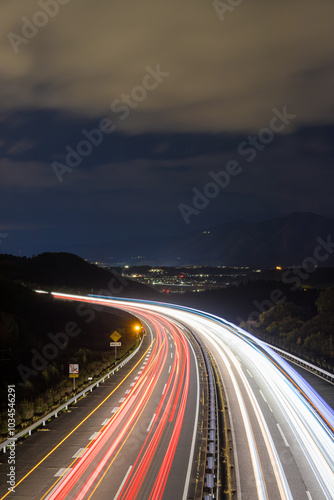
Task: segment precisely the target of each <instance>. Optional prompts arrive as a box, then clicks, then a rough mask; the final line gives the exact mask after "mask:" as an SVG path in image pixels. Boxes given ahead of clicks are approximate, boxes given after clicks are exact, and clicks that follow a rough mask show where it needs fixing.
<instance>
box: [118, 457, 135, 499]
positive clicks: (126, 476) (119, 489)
mask: <svg viewBox="0 0 334 500" xmlns="http://www.w3.org/2000/svg"><path fill="white" fill-rule="evenodd" d="M131 469H132V465H130V467H129V468H128V472H127V473H126V474H125V476H124V479H123V481H122V483H121V486H120V487H119V488H118V490H117V493H116V495H115V496H114V500H117V498H118V496H119V494H120V492H121V491H122V488H123V486H124V484H125V481H126V480H127V478H128V475H129V474H130V471H131Z"/></svg>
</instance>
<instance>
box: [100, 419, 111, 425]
mask: <svg viewBox="0 0 334 500" xmlns="http://www.w3.org/2000/svg"><path fill="white" fill-rule="evenodd" d="M109 420H110V418H106V419H104V420H103V422H102V424H101V425H107V423H108V422H109Z"/></svg>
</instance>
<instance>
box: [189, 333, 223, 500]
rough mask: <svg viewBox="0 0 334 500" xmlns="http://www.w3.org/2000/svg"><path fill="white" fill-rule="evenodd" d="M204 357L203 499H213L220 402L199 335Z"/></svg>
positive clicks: (216, 485)
mask: <svg viewBox="0 0 334 500" xmlns="http://www.w3.org/2000/svg"><path fill="white" fill-rule="evenodd" d="M195 338H196V340H197V342H198V344H199V346H200V348H201V350H202V354H203V357H204V362H205V365H206V372H207V376H208V422H207V424H208V425H207V449H206V463H205V477H204V484H203V497H202V498H203V499H204V500H211V499H214V498H218V496H219V493H218V489H219V482H220V464H219V454H220V451H219V450H220V442H219V424H218V404H217V393H216V381H215V377H214V374H213V370H212V365H211V361H210V358H209V356H208V353H207V350H206V348H205V346H204V344H203V342H202V341H201V339H199V338H198V336H197V335H196V336H195Z"/></svg>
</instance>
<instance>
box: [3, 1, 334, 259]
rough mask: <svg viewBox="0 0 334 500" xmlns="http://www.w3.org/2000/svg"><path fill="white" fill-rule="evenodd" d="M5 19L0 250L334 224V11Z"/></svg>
mask: <svg viewBox="0 0 334 500" xmlns="http://www.w3.org/2000/svg"><path fill="white" fill-rule="evenodd" d="M237 4H238V5H237ZM0 19H1V23H2V35H3V36H2V38H1V41H0V56H1V67H0V78H1V101H0V180H1V197H0V208H1V219H0V252H4V251H11V252H13V253H16V254H17V253H18V252H19V250H21V252H22V254H24V253H27V254H29V252H33V253H38V252H41V251H43V250H59V249H63V248H66V247H67V246H70V245H72V244H75V243H86V242H89V241H94V242H95V243H96V242H104V241H110V240H113V239H118V238H123V237H127V236H132V235H142V234H178V233H182V232H185V231H187V232H189V231H195V230H199V229H201V230H202V229H206V228H209V227H212V226H214V225H217V224H220V223H223V222H227V221H234V220H239V219H247V220H250V221H260V220H265V219H268V218H271V217H276V216H282V215H285V214H287V213H289V212H293V211H307V212H316V213H318V214H321V215H326V216H334V207H333V192H332V186H333V177H334V169H333V159H334V140H333V132H334V105H333V104H334V93H333V88H334V30H333V19H334V3H333V2H332V0H317V1H316V2H315V1H314V0H280V1H276V0H251V1H246V0H244V1H243V0H240V1H237V0H233V1H232V0H226V1H223V0H219V1H217V0H216V1H213V2H212V1H203V0H201V1H200V0H181V1H180V0H168V1H165V2H161V1H154V2H153V1H152V0H150V1H148V0H141V1H140V2H138V1H134V0H123V1H122V2H111V1H110V0H38V1H35V0H16V1H15V2H13V1H12V0H2V1H1V4H0ZM217 179H218V180H217ZM218 181H220V184H219V182H218Z"/></svg>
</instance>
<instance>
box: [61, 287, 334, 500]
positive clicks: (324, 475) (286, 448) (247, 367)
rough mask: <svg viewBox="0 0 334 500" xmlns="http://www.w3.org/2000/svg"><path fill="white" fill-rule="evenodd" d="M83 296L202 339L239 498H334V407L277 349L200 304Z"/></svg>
mask: <svg viewBox="0 0 334 500" xmlns="http://www.w3.org/2000/svg"><path fill="white" fill-rule="evenodd" d="M55 296H56V297H58V298H70V299H72V300H82V297H80V298H79V297H75V296H64V295H62V294H55ZM86 300H87V301H89V302H96V303H101V304H105V305H109V306H113V307H118V308H122V309H126V310H128V311H130V312H133V313H134V314H138V313H139V314H143V313H144V312H147V311H150V312H154V313H156V314H157V315H158V317H159V318H160V319H161V320H162V319H166V318H169V319H170V320H172V322H173V323H174V325H175V328H179V329H182V328H183V329H184V330H186V329H187V330H190V331H191V332H192V333H194V334H195V335H197V336H199V337H200V338H201V339H202V341H203V342H204V343H205V344H206V346H207V347H208V349H209V350H210V352H211V353H212V355H213V357H214V359H215V361H216V364H217V366H218V369H219V371H220V374H221V379H222V381H223V385H224V392H225V395H226V399H227V405H228V408H229V412H230V422H231V427H232V434H233V449H234V456H235V469H236V477H237V492H236V495H237V498H239V499H242V500H255V499H260V500H275V499H298V500H299V499H303V498H305V499H307V500H312V499H313V500H322V499H327V500H330V499H333V498H334V414H333V410H332V409H331V408H330V407H329V406H328V405H327V404H326V403H325V402H324V401H323V400H322V398H320V396H319V395H318V394H317V393H316V392H315V391H314V390H313V389H312V388H311V386H309V384H307V383H306V382H305V380H304V379H303V378H302V377H301V376H300V375H298V373H297V372H296V371H295V370H294V369H293V368H291V367H290V366H289V365H288V364H287V363H286V362H285V361H284V360H283V359H282V358H280V356H278V355H277V354H275V353H274V351H272V350H271V349H270V348H268V347H266V346H265V345H264V344H263V343H262V342H260V341H259V340H257V339H255V338H254V337H253V336H251V335H250V334H248V333H247V332H245V331H243V330H241V329H239V328H237V327H236V326H235V325H232V324H230V323H227V322H226V321H223V320H222V319H220V318H217V317H215V316H213V315H209V314H206V313H203V312H201V311H196V310H191V309H188V308H184V307H179V306H173V305H170V304H161V303H153V302H148V301H139V300H131V299H127V300H125V299H110V298H107V297H105V298H102V297H94V298H93V297H90V298H87V299H86ZM177 325H179V327H178V326H177ZM180 338H181V335H180ZM163 470H164V469H160V471H159V474H163V472H162V471H163ZM130 474H131V477H132V473H131V471H130V473H129V475H130ZM154 477H156V478H157V477H158V476H154ZM126 484H129V482H127V483H126ZM154 484H157V483H154ZM126 487H130V486H126ZM122 491H125V490H122ZM128 491H130V490H128ZM122 495H123V493H122ZM120 498H132V497H131V496H128V497H126V496H124V497H123V496H122V497H120ZM133 498H135V497H133ZM143 498H144V497H143ZM145 498H146V497H145ZM147 498H153V497H150V496H148V497H147ZM154 498H155V497H154ZM166 498H168V496H166ZM169 498H171V497H169ZM173 498H174V497H173ZM175 498H182V496H181V495H180V496H177V497H175Z"/></svg>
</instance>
